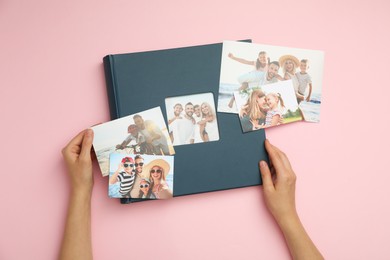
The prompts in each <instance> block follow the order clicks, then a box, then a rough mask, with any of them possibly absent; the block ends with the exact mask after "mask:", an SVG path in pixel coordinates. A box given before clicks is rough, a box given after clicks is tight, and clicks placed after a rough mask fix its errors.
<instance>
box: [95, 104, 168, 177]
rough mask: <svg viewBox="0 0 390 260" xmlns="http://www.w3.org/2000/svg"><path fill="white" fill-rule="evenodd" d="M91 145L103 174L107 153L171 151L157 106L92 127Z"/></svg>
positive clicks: (165, 153) (158, 152)
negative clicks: (92, 137)
mask: <svg viewBox="0 0 390 260" xmlns="http://www.w3.org/2000/svg"><path fill="white" fill-rule="evenodd" d="M91 129H92V130H93V131H94V134H95V137H94V140H93V147H94V149H95V153H96V157H97V159H98V162H99V166H100V170H101V172H102V175H103V176H107V175H108V174H109V163H108V162H109V155H110V153H112V152H118V153H124V154H149V155H173V154H174V153H175V151H174V149H173V145H172V142H171V140H170V138H169V134H168V131H167V127H166V125H165V122H164V117H163V115H162V112H161V109H160V107H156V108H152V109H149V110H146V111H143V112H139V113H137V114H133V115H129V116H126V117H122V118H119V119H116V120H113V121H110V122H107V123H104V124H100V125H96V126H94V127H92V128H91Z"/></svg>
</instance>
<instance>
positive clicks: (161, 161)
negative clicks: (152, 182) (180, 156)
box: [142, 159, 171, 179]
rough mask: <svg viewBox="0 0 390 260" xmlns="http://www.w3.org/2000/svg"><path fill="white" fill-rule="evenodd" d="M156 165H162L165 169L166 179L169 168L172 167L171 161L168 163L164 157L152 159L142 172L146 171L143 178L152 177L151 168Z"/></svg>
mask: <svg viewBox="0 0 390 260" xmlns="http://www.w3.org/2000/svg"><path fill="white" fill-rule="evenodd" d="M154 166H158V167H161V168H162V169H163V171H164V179H166V177H167V175H168V173H169V169H170V168H171V167H170V166H169V163H167V162H166V161H165V160H163V159H156V160H153V161H151V162H150V163H148V164H147V165H145V166H144V168H143V169H142V172H143V173H144V174H143V178H148V179H151V177H150V170H151V169H152V168H153V167H154Z"/></svg>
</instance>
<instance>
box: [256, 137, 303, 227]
mask: <svg viewBox="0 0 390 260" xmlns="http://www.w3.org/2000/svg"><path fill="white" fill-rule="evenodd" d="M265 148H266V150H267V152H268V155H269V159H270V166H268V165H267V163H266V162H265V161H261V162H260V171H261V176H262V179H263V189H264V199H265V204H266V205H267V208H268V209H269V211H270V212H271V214H272V215H273V216H274V218H275V220H276V221H277V222H280V221H281V220H282V219H283V218H289V217H291V216H294V215H296V214H297V213H296V208H295V182H296V175H295V173H294V171H293V169H292V168H291V165H290V162H289V160H288V158H287V156H286V155H285V154H284V153H283V152H282V151H281V150H279V149H278V148H277V147H276V146H274V145H272V144H271V143H270V142H269V141H268V140H266V141H265Z"/></svg>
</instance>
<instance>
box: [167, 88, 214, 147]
mask: <svg viewBox="0 0 390 260" xmlns="http://www.w3.org/2000/svg"><path fill="white" fill-rule="evenodd" d="M165 106H166V109H167V111H166V112H167V118H168V129H169V136H170V138H171V141H172V143H173V145H174V146H176V145H186V144H195V143H204V142H212V141H218V140H219V131H218V122H217V113H216V110H215V105H214V95H213V93H203V94H196V95H188V96H180V97H170V98H166V99H165Z"/></svg>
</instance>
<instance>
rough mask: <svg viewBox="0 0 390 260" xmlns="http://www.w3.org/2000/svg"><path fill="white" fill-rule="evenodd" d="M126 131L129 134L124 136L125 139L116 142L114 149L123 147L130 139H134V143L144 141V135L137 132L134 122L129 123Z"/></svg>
mask: <svg viewBox="0 0 390 260" xmlns="http://www.w3.org/2000/svg"><path fill="white" fill-rule="evenodd" d="M127 132H128V133H129V136H128V137H126V139H125V140H124V141H123V142H122V143H121V144H118V145H117V146H116V149H125V148H126V147H127V146H128V145H129V143H130V142H131V141H135V143H136V144H139V145H141V144H142V143H144V142H145V141H146V140H145V136H143V135H142V134H141V133H139V131H138V127H137V126H136V125H135V124H131V125H129V127H128V128H127Z"/></svg>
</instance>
